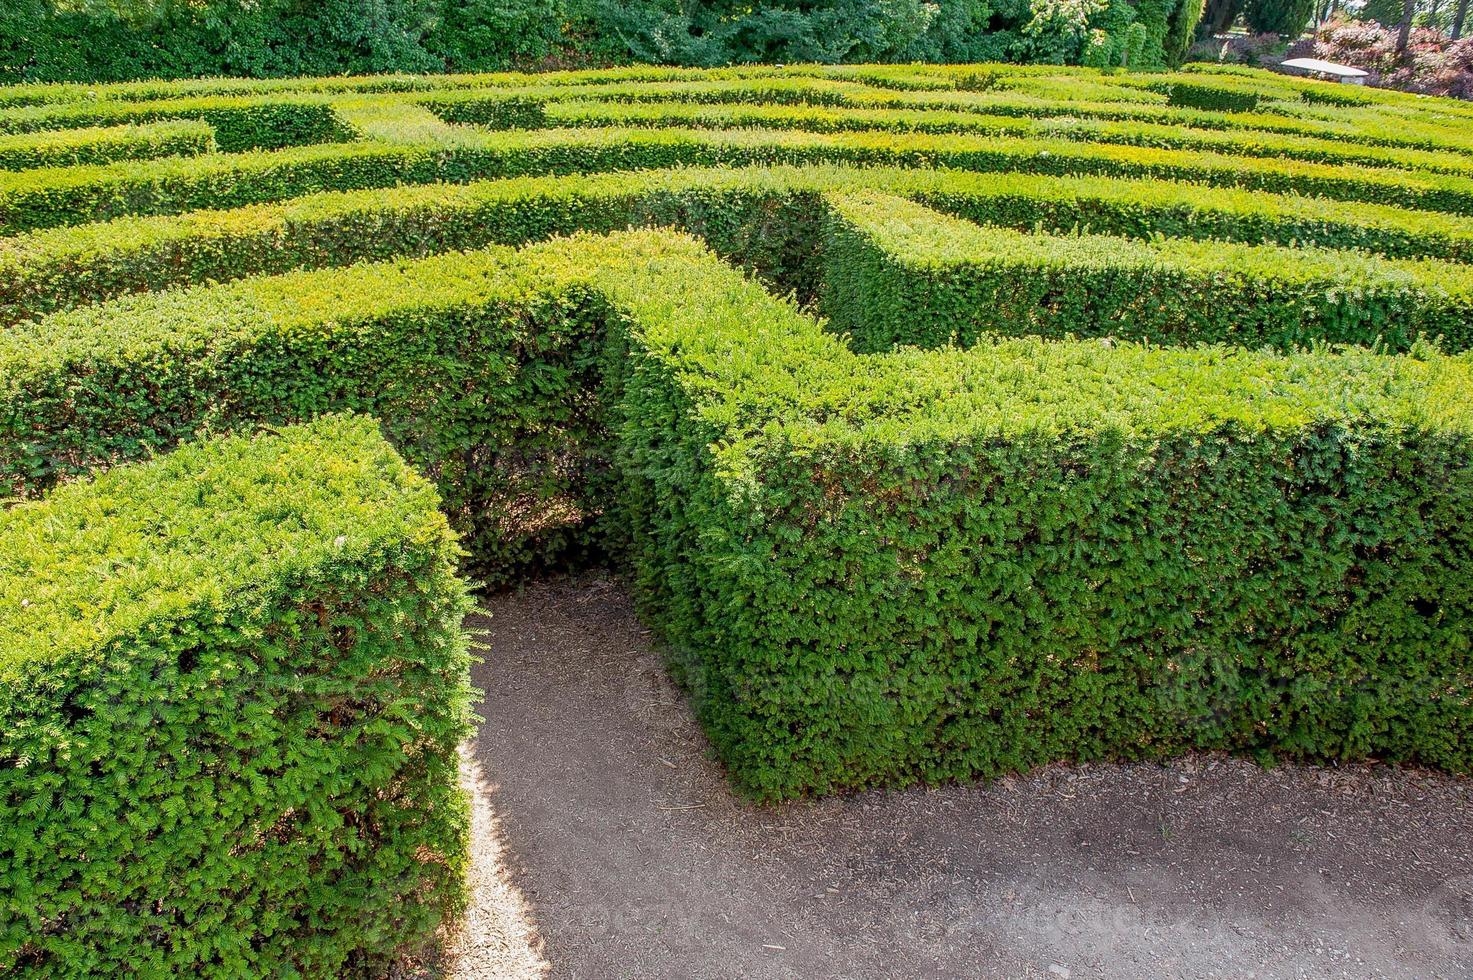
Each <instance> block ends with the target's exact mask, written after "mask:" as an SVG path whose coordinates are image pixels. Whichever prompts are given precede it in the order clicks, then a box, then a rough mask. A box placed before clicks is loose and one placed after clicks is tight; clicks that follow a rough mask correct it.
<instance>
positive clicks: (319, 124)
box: [0, 97, 352, 153]
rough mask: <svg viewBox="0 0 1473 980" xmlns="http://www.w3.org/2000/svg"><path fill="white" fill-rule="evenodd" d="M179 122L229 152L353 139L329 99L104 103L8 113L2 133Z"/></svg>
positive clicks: (0, 116) (2, 115) (0, 114)
mask: <svg viewBox="0 0 1473 980" xmlns="http://www.w3.org/2000/svg"><path fill="white" fill-rule="evenodd" d="M179 119H197V120H202V121H203V122H206V123H208V124H209V125H210V126H211V127H212V128H213V129H214V131H215V141H216V142H217V143H218V144H219V146H220V149H221V150H224V151H226V152H228V153H236V152H241V151H245V150H273V149H280V148H282V147H286V146H300V145H304V144H308V143H330V142H333V141H335V140H342V139H350V138H351V137H352V133H351V132H349V131H348V130H347V129H346V128H344V126H343V124H342V123H341V122H340V121H339V120H338V118H337V115H336V113H335V112H334V111H333V108H332V105H331V104H330V103H329V102H328V101H326V100H320V99H318V100H308V99H300V100H291V101H282V100H274V99H259V98H242V99H234V98H225V97H214V98H196V99H178V100H164V101H157V102H127V101H121V100H118V101H112V100H107V99H99V100H96V101H83V102H76V103H61V104H57V105H47V104H42V105H35V106H23V107H18V108H13V109H3V110H0V133H36V132H42V131H45V130H59V129H90V128H95V127H98V126H122V125H141V124H144V123H152V122H168V121H171V120H179Z"/></svg>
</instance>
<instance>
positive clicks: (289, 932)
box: [0, 417, 470, 980]
mask: <svg viewBox="0 0 1473 980" xmlns="http://www.w3.org/2000/svg"><path fill="white" fill-rule="evenodd" d="M437 505H438V499H437V497H436V495H435V493H434V490H433V489H432V488H431V486H430V485H429V484H428V483H427V482H426V481H425V480H424V479H422V478H421V477H419V476H417V475H415V474H414V473H413V472H412V471H411V470H410V469H409V468H408V467H407V466H406V465H405V464H404V462H403V461H402V460H401V459H400V458H399V457H398V456H397V455H396V454H395V453H394V452H393V450H392V449H390V448H389V446H388V445H387V444H386V443H385V442H384V441H383V439H382V437H381V436H380V435H379V433H378V431H377V427H376V425H374V424H373V422H372V421H371V420H367V419H355V418H343V417H339V418H325V419H321V420H319V421H317V422H314V423H312V424H309V425H305V426H301V427H294V428H287V429H283V430H281V431H280V432H278V433H276V434H272V435H257V436H242V437H237V438H228V439H222V440H215V441H205V442H200V443H195V444H193V445H190V446H186V447H182V448H180V449H178V450H177V451H175V452H173V453H171V454H170V455H168V456H167V457H165V458H163V459H161V460H158V461H155V462H149V463H141V464H138V465H135V466H126V467H120V468H117V469H114V470H112V471H111V472H108V473H106V474H104V475H102V476H100V477H98V478H97V479H95V480H92V481H82V482H79V483H76V484H74V485H71V486H68V487H64V488H62V489H60V490H58V491H57V492H56V493H54V494H52V495H51V496H49V497H48V498H47V499H46V500H44V501H38V502H33V503H25V504H21V505H19V506H15V507H12V508H11V509H9V510H7V511H5V512H4V513H3V514H0V691H3V694H0V972H3V973H5V974H6V975H8V976H21V977H36V978H41V977H46V978H55V980H61V978H72V977H76V978H82V977H88V978H90V977H101V976H140V977H176V976H261V977H264V976H272V977H292V976H347V975H355V974H357V975H365V974H369V973H372V972H375V971H377V970H381V969H383V968H384V967H385V966H386V965H387V963H388V962H389V960H390V958H391V957H393V956H394V955H395V954H396V953H397V952H399V951H400V950H401V948H402V947H404V946H405V945H406V944H415V943H419V942H421V941H423V939H424V937H425V936H426V935H428V934H429V933H430V932H431V931H432V930H433V929H434V928H435V926H436V925H437V924H438V923H440V922H441V921H443V920H445V919H446V918H447V917H448V916H452V915H454V914H455V913H456V912H457V911H458V910H459V909H460V908H461V907H462V906H463V903H464V896H463V892H462V888H463V876H464V871H465V864H466V834H467V823H468V815H467V811H466V806H465V801H464V799H463V798H462V796H461V792H460V789H459V784H458V781H457V769H458V756H457V752H456V748H457V745H458V743H459V742H460V740H461V738H463V737H464V736H465V735H466V733H467V731H468V728H469V698H470V692H469V687H468V683H467V668H468V661H469V655H468V653H467V644H466V639H465V636H464V635H463V633H462V630H461V619H462V617H463V615H464V614H465V612H466V610H467V608H468V605H469V600H468V598H467V593H466V590H465V586H464V585H463V584H462V583H461V582H460V580H459V579H458V578H457V576H456V571H455V565H456V559H457V555H458V548H457V545H456V543H455V541H454V538H453V537H452V536H451V534H450V533H449V530H448V528H447V527H446V524H445V519H444V518H443V517H442V516H441V515H440V514H439V512H438V510H437Z"/></svg>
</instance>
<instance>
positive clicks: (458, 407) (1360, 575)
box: [0, 232, 1473, 798]
mask: <svg viewBox="0 0 1473 980" xmlns="http://www.w3.org/2000/svg"><path fill="white" fill-rule="evenodd" d="M285 296H290V297H293V300H292V302H291V304H290V306H289V307H288V304H287V303H285V302H284V301H283V300H282V299H281V298H280V297H285ZM273 310H280V312H273ZM488 310H489V311H491V312H489V313H488ZM258 311H263V312H258ZM506 324H542V325H543V326H541V327H533V328H529V329H530V330H531V332H530V333H526V332H518V330H517V329H508V328H507V327H506V326H505V325H506ZM461 325H463V328H462V327H461ZM539 330H541V331H543V332H541V333H539V332H538V331H539ZM1081 332H1100V331H1098V330H1095V331H1081ZM523 338H529V339H530V342H525V343H524V342H523ZM480 348H484V351H485V352H484V353H478V352H477V351H478V349H480ZM452 350H453V351H454V355H455V361H454V362H455V363H460V362H461V361H466V362H468V363H471V364H477V363H482V362H483V361H484V362H487V363H490V362H493V361H494V362H496V363H499V364H502V365H503V370H504V371H506V372H507V373H505V374H502V375H500V376H499V377H498V378H497V383H498V384H499V385H502V386H506V388H507V390H513V389H515V390H516V391H517V397H516V398H515V400H514V401H513V400H510V399H509V400H508V403H507V404H506V406H505V409H506V410H510V411H516V412H519V413H520V415H519V416H518V417H519V418H521V419H524V420H525V421H526V429H525V430H523V431H522V432H521V433H519V434H518V435H516V436H515V437H511V436H508V437H507V438H506V439H505V440H504V441H502V442H500V443H498V444H497V445H498V446H506V447H508V448H509V450H510V455H511V456H512V457H514V458H515V456H516V452H517V450H518V449H519V448H520V447H523V446H525V447H527V448H528V449H529V450H530V451H535V452H542V451H545V448H546V446H547V445H548V443H547V442H546V441H543V440H542V436H543V435H544V434H545V433H546V432H547V431H549V430H550V429H551V430H555V431H556V432H557V433H558V439H557V440H554V442H555V451H556V453H558V454H559V455H558V457H557V458H560V459H563V458H568V455H569V454H570V453H572V454H574V455H577V456H578V457H580V458H584V459H590V460H594V461H596V462H597V463H598V465H594V466H593V467H591V468H589V469H586V470H584V471H582V473H581V474H580V480H579V482H572V481H570V482H568V483H566V484H564V485H563V487H562V488H560V489H559V493H563V492H565V491H567V492H570V497H569V498H559V497H557V496H556V495H549V496H546V497H542V498H540V499H541V500H542V501H543V502H544V503H547V502H552V503H557V502H558V501H559V500H560V499H575V500H577V501H578V502H579V504H578V506H579V510H580V512H581V513H582V515H583V516H584V517H585V520H584V524H585V526H590V525H591V526H592V527H593V528H594V529H595V530H596V532H597V533H596V534H595V535H594V537H593V538H588V537H583V538H582V540H584V541H589V542H592V541H596V542H597V543H598V544H600V546H608V547H612V548H614V549H615V550H616V551H617V552H618V553H619V554H621V555H623V556H625V558H626V560H627V562H628V565H629V567H630V568H631V570H632V577H633V582H634V584H635V588H636V592H637V594H638V597H639V602H640V608H641V610H642V613H643V614H644V615H645V616H646V617H647V619H648V620H649V621H650V622H651V624H652V625H654V626H655V627H656V628H657V629H658V630H659V632H660V634H661V635H662V637H664V639H665V640H666V642H667V644H668V647H669V649H670V651H671V658H672V662H673V665H674V668H675V671H676V674H677V676H678V677H679V678H680V679H681V680H682V682H683V683H684V684H685V685H686V686H687V687H688V688H689V690H690V691H691V692H692V695H693V703H694V705H695V708H696V711H697V713H698V715H699V717H700V718H701V720H702V722H703V723H704V725H705V727H706V730H707V731H708V733H709V734H710V737H711V739H712V742H713V744H714V745H715V747H716V749H717V751H718V753H719V754H720V756H721V757H722V759H723V760H724V761H725V762H726V764H727V765H728V767H729V770H730V772H731V775H732V778H733V779H734V781H735V782H736V783H737V784H738V785H740V786H741V787H743V788H744V789H745V790H747V791H749V792H751V793H753V794H755V795H758V796H761V797H765V798H781V797H788V796H794V795H799V794H802V793H806V792H824V791H831V790H836V789H841V788H852V787H859V786H867V785H873V784H882V783H895V782H907V781H911V780H915V779H927V780H935V779H945V778H953V777H956V778H967V777H972V776H976V775H984V776H985V775H995V774H998V773H1001V772H1005V771H1009V770H1012V769H1017V768H1027V767H1029V766H1032V765H1036V764H1040V763H1042V762H1046V761H1050V760H1054V759H1063V758H1069V759H1092V758H1102V757H1132V758H1133V757H1156V756H1160V755H1163V754H1167V753H1171V752H1175V751H1179V750H1181V749H1184V748H1209V747H1215V748H1226V749H1232V750H1239V751H1262V752H1270V751H1272V752H1279V753H1285V754H1289V755H1293V756H1301V757H1305V758H1357V757H1362V756H1365V755H1377V756H1382V757H1387V758H1392V759H1410V760H1417V761H1421V762H1424V763H1428V764H1432V765H1438V766H1443V767H1447V768H1451V769H1455V770H1466V769H1468V768H1469V767H1470V763H1473V758H1470V754H1469V753H1470V749H1469V746H1470V745H1473V741H1470V739H1469V735H1470V734H1473V731H1470V729H1473V710H1470V708H1469V705H1470V703H1473V702H1470V698H1469V695H1470V693H1473V692H1470V688H1469V680H1468V677H1469V675H1468V671H1467V666H1468V662H1469V659H1468V658H1469V639H1468V635H1467V632H1466V629H1465V624H1466V623H1467V621H1468V615H1469V613H1470V611H1473V609H1470V605H1473V584H1470V583H1473V567H1470V565H1473V540H1470V538H1469V532H1468V530H1467V522H1466V521H1465V520H1464V516H1465V515H1466V513H1467V511H1468V507H1469V505H1470V504H1473V466H1470V462H1473V455H1470V452H1469V450H1470V446H1473V443H1470V440H1469V437H1470V432H1473V414H1470V410H1469V408H1468V406H1469V405H1473V399H1470V397H1469V396H1470V395H1473V375H1470V365H1469V364H1468V362H1467V361H1466V359H1465V358H1461V357H1455V356H1450V355H1445V354H1440V353H1437V352H1435V351H1433V350H1430V349H1428V348H1427V347H1425V346H1424V345H1419V346H1416V347H1414V348H1413V349H1412V350H1411V351H1410V352H1409V353H1408V354H1406V355H1401V356H1397V355H1387V354H1382V353H1377V352H1373V351H1371V350H1369V349H1364V348H1361V349H1346V350H1342V351H1336V350H1330V349H1324V348H1320V349H1315V350H1307V351H1299V352H1294V353H1288V354H1272V353H1262V352H1260V353H1250V352H1246V351H1244V350H1242V349H1240V348H1227V347H1220V346H1204V347H1193V348H1171V347H1149V346H1140V345H1136V344H1132V343H1129V342H1124V341H1120V342H1117V343H1115V344H1114V345H1112V346H1106V345H1103V344H1100V343H1099V342H1098V341H1092V340H1084V341H1045V340H1042V339H1038V338H1023V339H1004V340H999V341H998V342H996V343H994V344H992V345H986V346H979V347H977V348H974V349H972V350H948V351H922V350H916V349H908V350H903V351H900V352H897V353H882V354H861V353H858V352H856V351H854V350H851V349H850V348H849V347H847V346H846V345H845V344H844V342H843V341H842V340H841V339H840V338H839V337H837V336H836V335H835V334H832V333H829V332H826V331H824V330H823V329H821V326H820V324H819V323H818V322H817V321H815V320H813V319H811V318H809V317H808V316H806V315H804V314H803V313H801V312H800V311H799V310H798V309H797V308H796V307H795V306H794V305H792V304H791V303H790V302H788V301H784V300H778V299H774V298H773V297H772V296H770V295H769V294H768V293H767V292H766V291H765V290H764V289H763V288H762V287H761V286H760V285H758V284H757V283H754V282H751V281H749V280H746V279H744V278H743V276H742V274H741V273H740V271H738V270H736V269H733V268H730V267H727V266H724V265H723V264H721V263H720V262H718V261H717V260H716V259H714V258H713V257H712V256H710V255H709V254H708V253H704V252H703V251H702V250H701V249H699V248H698V247H697V246H695V245H694V243H691V242H689V241H688V240H684V239H680V238H675V237H671V236H670V235H669V234H668V233H661V232H636V233H622V234H618V235H614V236H612V237H610V238H608V239H592V238H586V237H580V238H575V239H572V240H554V241H552V242H548V243H544V244H540V245H535V246H530V247H528V248H527V249H524V250H522V251H521V252H520V253H516V254H515V255H513V254H512V253H508V252H504V251H500V250H491V251H490V252H487V253H485V254H481V255H477V254H475V253H465V254H457V255H450V256H441V257H436V258H431V259H423V260H417V261H413V262H400V263H386V264H380V265H375V266H359V267H355V268H351V269H345V270H328V271H323V272H316V273H297V274H292V275H288V276H284V277H280V278H278V279H274V280H267V279H258V280H247V281H246V282H244V283H240V284H232V285H227V286H220V287H214V288H211V289H205V290H186V291H182V292H179V293H174V294H161V295H158V296H150V297H141V298H135V299H127V300H122V301H117V302H114V303H112V304H108V305H106V306H103V307H99V308H97V309H95V310H82V311H77V312H75V313H67V314H62V315H59V316H57V317H52V318H49V319H47V320H43V321H41V322H39V323H37V324H33V325H27V326H22V327H19V328H17V329H14V330H11V331H9V332H8V333H7V334H5V335H4V337H3V338H0V386H3V387H0V392H3V394H0V397H3V399H4V402H3V404H4V405H5V412H6V414H5V418H6V419H8V420H9V421H8V422H7V423H6V424H7V425H8V426H9V428H8V429H7V430H6V432H5V439H4V440H0V445H4V444H7V443H12V442H18V443H19V444H21V445H23V446H24V447H25V451H24V454H23V455H22V457H20V458H16V457H11V458H8V459H5V460H0V464H3V467H4V469H5V470H6V472H7V473H8V475H9V477H10V479H11V480H12V481H13V482H12V486H13V487H15V489H17V490H20V491H22V492H27V491H26V488H27V486H30V485H32V484H31V483H30V481H38V480H39V481H44V480H46V479H49V478H52V477H53V476H54V475H56V474H59V473H61V472H63V471H65V470H66V469H67V468H70V467H85V466H87V465H90V464H91V463H93V462H95V461H98V460H103V459H117V458H123V457H128V456H137V455H140V454H144V453H147V452H151V451H154V450H156V449H162V448H166V447H167V446H168V445H172V444H173V443H174V442H176V441H177V440H179V439H183V438H188V437H190V435H191V434H192V433H193V432H195V431H196V430H197V429H198V428H199V427H200V426H201V424H205V423H207V424H209V425H210V426H211V427H212V428H216V429H218V428H221V427H226V426H231V425H254V424H259V422H260V421H262V420H269V419H272V418H276V419H281V418H282V417H283V416H287V417H290V416H291V415H292V414H293V413H300V414H303V415H305V414H310V413H312V412H316V411H323V410H335V409H337V408H342V407H351V408H360V409H365V410H372V411H375V412H377V413H379V414H380V415H381V417H382V418H383V419H384V420H385V425H386V428H387V431H388V432H389V433H390V435H391V438H393V439H395V440H396V442H397V443H398V444H399V445H400V446H401V448H402V449H403V450H404V451H405V452H406V453H407V454H409V455H410V458H411V459H414V458H415V455H414V454H415V453H416V452H419V451H421V446H422V445H423V446H429V447H430V448H431V454H430V455H425V456H423V457H421V459H422V460H423V461H425V464H426V465H428V466H429V467H430V471H431V473H432V474H435V475H437V477H438V478H439V479H440V480H441V481H442V486H444V487H446V489H447V492H449V493H450V494H451V498H450V499H451V500H452V501H454V500H456V499H461V500H465V499H467V497H466V495H465V490H464V489H461V490H457V489H456V486H457V481H458V480H461V479H463V478H464V477H463V476H462V474H463V473H465V472H469V470H458V469H456V468H455V467H452V466H445V467H442V468H440V469H438V470H437V469H436V465H435V464H434V463H433V458H434V457H433V455H432V454H433V453H438V452H442V451H443V450H442V449H440V448H436V447H444V446H449V447H454V446H459V445H474V444H478V443H479V442H480V441H482V440H483V439H485V438H486V435H485V434H484V432H483V431H482V430H478V429H477V428H476V427H475V425H474V422H473V420H472V419H467V418H466V415H465V414H463V413H462V410H463V405H462V403H460V402H458V401H457V399H461V398H464V397H466V395H465V393H466V392H476V393H478V397H479V396H480V395H481V394H484V393H485V392H486V391H487V388H488V386H486V385H483V384H480V383H479V377H478V376H474V375H471V374H467V373H459V374H455V375H454V376H453V377H451V376H450V375H445V374H441V373H439V372H443V371H445V370H447V368H446V364H447V358H446V357H445V356H444V354H443V353H442V352H448V351H452ZM523 355H525V356H526V359H525V360H521V359H520V358H521V357H522V356H523ZM543 358H546V359H547V360H546V362H544V361H543V360H542V359H543ZM569 365H576V366H578V368H579V370H578V371H569V370H567V367H568V366H569ZM580 372H581V373H580ZM396 376H403V377H404V378H405V379H407V380H406V381H405V382H404V383H402V384H398V383H396V382H395V380H394V378H395V377H396ZM174 382H178V383H177V384H176V383H174ZM549 382H550V383H549ZM518 385H524V387H520V388H517V387H516V386H518ZM379 388H382V389H384V392H383V393H382V394H380V393H379V392H378V391H377V390H376V389H379ZM451 391H453V393H454V394H450V395H447V394H446V392H451ZM569 391H581V392H587V393H589V394H590V396H593V402H592V403H589V404H588V406H587V407H588V414H587V415H586V416H580V417H579V424H576V425H575V424H572V422H571V421H570V420H568V419H567V417H565V416H557V415H549V414H547V413H552V412H554V411H556V410H557V407H559V406H562V405H565V404H566V403H567V397H566V394H567V392H569ZM179 392H188V393H193V394H188V395H185V394H179ZM394 392H402V393H403V400H402V401H400V400H398V399H399V396H398V395H395V394H394ZM268 393H269V397H270V401H269V403H268V402H267V401H266V399H267V395H268ZM499 404H500V403H497V404H495V405H488V406H482V405H481V404H479V403H478V404H476V405H475V406H474V408H475V410H476V411H475V413H473V414H474V418H491V417H496V415H497V413H498V412H500V411H502V410H503V409H502V408H499V407H497V405H499ZM282 406H285V407H282ZM409 409H412V410H414V411H415V413H416V414H415V415H414V418H416V419H419V420H423V421H421V422H419V423H416V424H418V425H419V426H420V427H419V428H415V427H414V425H411V424H408V422H407V420H406V416H405V414H404V412H405V411H406V410H409ZM272 412H275V413H276V414H275V415H272V414H271V413H272ZM583 419H586V420H587V424H586V425H583V424H582V420H583ZM544 420H546V421H544ZM522 440H526V441H525V442H523V441H522ZM443 458H446V459H451V458H453V457H451V456H450V455H449V454H446V456H444V457H443ZM601 461H607V466H605V465H603V463H602V462H601ZM466 486H467V487H468V486H469V484H467V485H466ZM571 491H576V492H575V493H573V492H571ZM456 493H459V494H461V496H460V497H459V498H457V497H456V496H454V495H455V494H456ZM453 512H454V511H452V513H453ZM587 518H591V520H588V519H587ZM473 544H474V545H475V546H476V547H478V548H485V547H487V546H488V539H487V538H484V537H483V538H480V539H476V540H475V541H474V542H473ZM489 544H490V546H492V547H496V546H497V544H496V542H494V541H491V542H489Z"/></svg>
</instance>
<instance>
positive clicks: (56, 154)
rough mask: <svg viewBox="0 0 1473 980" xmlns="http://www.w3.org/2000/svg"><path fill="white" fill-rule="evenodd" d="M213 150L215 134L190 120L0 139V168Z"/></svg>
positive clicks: (190, 153)
mask: <svg viewBox="0 0 1473 980" xmlns="http://www.w3.org/2000/svg"><path fill="white" fill-rule="evenodd" d="M214 150H215V131H214V130H213V129H211V128H210V127H209V126H208V125H207V124H205V123H202V122H198V121H194V120H187V119H181V120H175V121H172V122H160V123H145V124H143V125H139V126H107V127H102V128H98V129H64V130H61V131H59V132H50V133H22V134H18V135H12V136H0V170H31V169H38V168H42V167H72V166H77V165H80V164H88V163H111V162H113V161H116V160H148V159H152V158H154V157H165V156H189V155H193V154H198V153H210V152H213V151H214Z"/></svg>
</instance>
